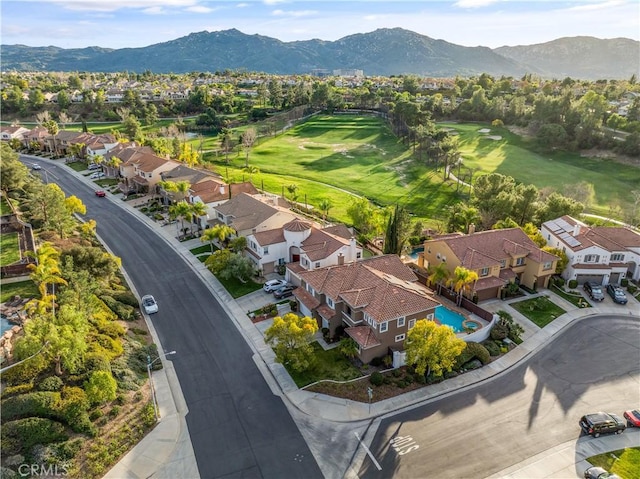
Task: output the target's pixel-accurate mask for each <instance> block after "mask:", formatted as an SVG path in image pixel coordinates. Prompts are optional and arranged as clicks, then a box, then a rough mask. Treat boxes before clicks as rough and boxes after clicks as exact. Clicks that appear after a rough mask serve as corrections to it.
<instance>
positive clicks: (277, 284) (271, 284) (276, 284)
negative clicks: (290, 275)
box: [262, 279, 287, 293]
mask: <svg viewBox="0 0 640 479" xmlns="http://www.w3.org/2000/svg"><path fill="white" fill-rule="evenodd" d="M286 285H287V282H286V281H285V280H284V279H271V280H269V281H267V282H266V283H264V285H263V286H262V289H263V290H264V291H266V292H267V293H273V292H274V291H275V290H276V289H279V288H282V287H283V286H286Z"/></svg>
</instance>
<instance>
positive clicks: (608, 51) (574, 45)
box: [494, 37, 640, 80]
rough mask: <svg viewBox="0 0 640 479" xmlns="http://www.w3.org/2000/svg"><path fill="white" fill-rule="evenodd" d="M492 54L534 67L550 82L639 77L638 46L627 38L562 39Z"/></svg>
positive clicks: (639, 47) (639, 59)
mask: <svg viewBox="0 0 640 479" xmlns="http://www.w3.org/2000/svg"><path fill="white" fill-rule="evenodd" d="M494 52H496V53H499V54H500V55H503V56H505V57H507V58H511V59H512V60H514V61H516V62H518V63H522V64H525V65H535V66H536V68H538V69H539V70H540V72H541V73H542V74H543V75H544V76H553V77H554V78H565V77H571V78H584V79H590V80H596V79H600V78H617V79H627V80H628V79H629V78H631V75H633V74H635V75H636V76H640V42H637V41H635V40H630V39H628V38H612V39H610V40H601V39H599V38H594V37H565V38H559V39H557V40H553V41H550V42H547V43H539V44H536V45H525V46H516V47H500V48H496V49H495V50H494Z"/></svg>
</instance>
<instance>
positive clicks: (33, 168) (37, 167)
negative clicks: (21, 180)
mask: <svg viewBox="0 0 640 479" xmlns="http://www.w3.org/2000/svg"><path fill="white" fill-rule="evenodd" d="M31 169H32V170H41V169H42V166H40V165H39V164H38V163H34V164H33V165H31Z"/></svg>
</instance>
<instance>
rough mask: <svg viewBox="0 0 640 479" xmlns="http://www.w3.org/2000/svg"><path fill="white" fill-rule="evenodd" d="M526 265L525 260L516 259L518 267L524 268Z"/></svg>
mask: <svg viewBox="0 0 640 479" xmlns="http://www.w3.org/2000/svg"><path fill="white" fill-rule="evenodd" d="M523 264H524V258H518V259H516V266H522V265H523Z"/></svg>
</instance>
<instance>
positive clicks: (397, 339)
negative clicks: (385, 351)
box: [396, 334, 406, 343]
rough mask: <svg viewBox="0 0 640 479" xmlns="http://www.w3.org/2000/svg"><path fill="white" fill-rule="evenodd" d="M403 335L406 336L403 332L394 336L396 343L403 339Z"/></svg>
mask: <svg viewBox="0 0 640 479" xmlns="http://www.w3.org/2000/svg"><path fill="white" fill-rule="evenodd" d="M405 337H406V336H405V335H404V334H398V335H397V336H396V343H399V342H400V341H404V338H405Z"/></svg>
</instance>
